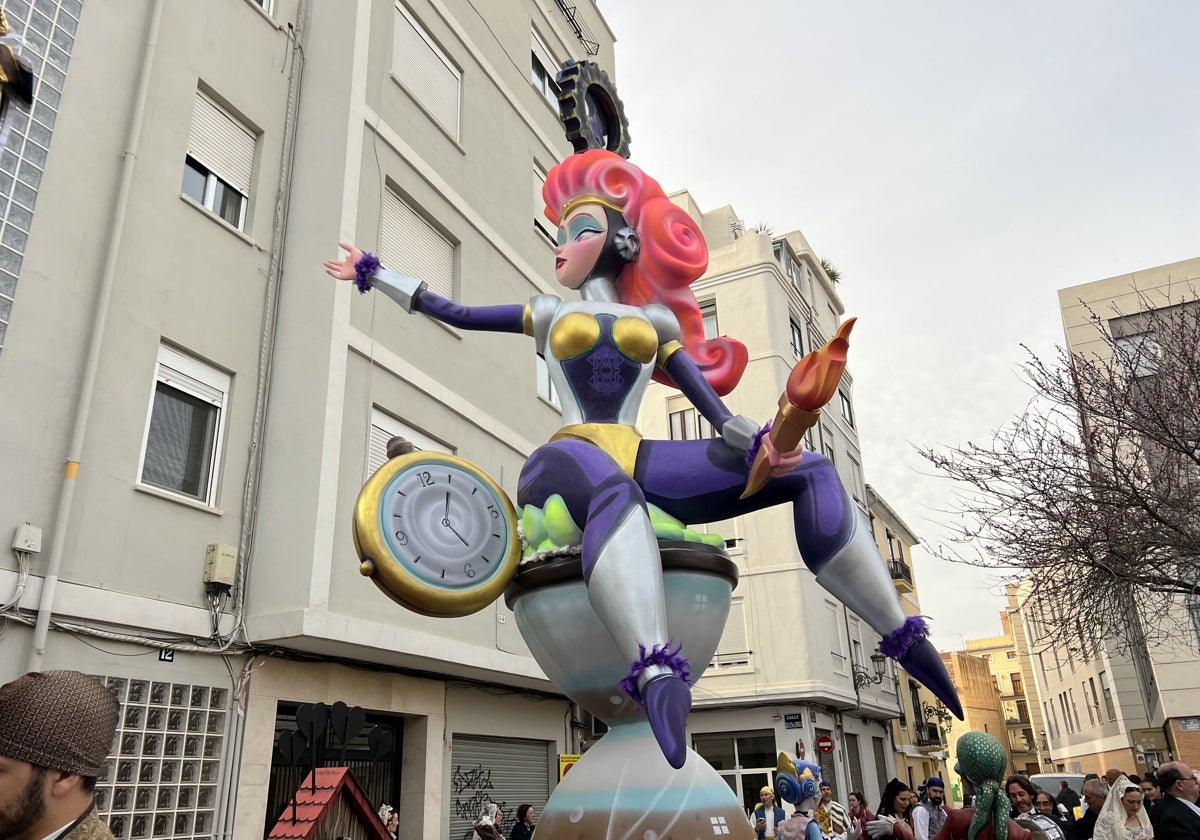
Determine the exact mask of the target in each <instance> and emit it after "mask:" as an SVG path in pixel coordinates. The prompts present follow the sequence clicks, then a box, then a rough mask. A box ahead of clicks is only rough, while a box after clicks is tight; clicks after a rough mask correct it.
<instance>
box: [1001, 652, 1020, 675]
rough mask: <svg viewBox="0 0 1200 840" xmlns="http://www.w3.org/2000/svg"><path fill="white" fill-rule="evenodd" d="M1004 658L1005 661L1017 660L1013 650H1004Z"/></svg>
mask: <svg viewBox="0 0 1200 840" xmlns="http://www.w3.org/2000/svg"><path fill="white" fill-rule="evenodd" d="M1004 656H1005V658H1006V659H1016V658H1017V652H1016V651H1015V650H1006V651H1005V652H1004ZM1013 676H1016V675H1015V674H1014V675H1013Z"/></svg>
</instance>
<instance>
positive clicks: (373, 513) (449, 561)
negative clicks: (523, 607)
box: [354, 452, 521, 616]
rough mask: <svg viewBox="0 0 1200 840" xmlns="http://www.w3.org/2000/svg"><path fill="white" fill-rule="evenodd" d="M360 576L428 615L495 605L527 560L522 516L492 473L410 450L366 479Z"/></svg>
mask: <svg viewBox="0 0 1200 840" xmlns="http://www.w3.org/2000/svg"><path fill="white" fill-rule="evenodd" d="M354 545H355V548H356V549H357V550H358V555H359V557H360V559H361V561H362V562H361V565H360V566H359V571H360V572H361V573H362V574H363V575H367V576H369V577H370V578H371V579H372V580H373V581H374V582H375V584H376V585H377V586H378V587H379V588H380V589H382V590H383V591H384V592H385V593H386V594H387V595H388V597H389V598H391V599H392V600H394V601H396V602H398V603H400V604H402V605H403V606H405V607H408V608H409V609H411V610H414V611H416V612H419V613H424V614H426V615H435V616H460V615H468V614H470V613H473V612H475V611H477V610H480V609H483V608H484V607H486V606H487V605H489V604H491V603H492V602H493V601H495V600H496V599H497V598H499V597H500V596H501V595H502V594H503V593H504V590H505V588H506V587H507V586H508V584H509V583H511V582H512V579H513V577H514V576H515V575H516V572H517V566H518V565H519V564H520V562H521V546H520V540H519V538H518V536H517V515H516V511H515V510H514V509H513V506H512V502H510V501H509V499H508V496H506V495H505V494H504V491H503V490H501V489H500V487H499V485H497V484H496V483H495V482H494V481H492V480H491V479H490V478H489V477H488V476H487V474H486V473H484V472H483V471H482V470H480V469H479V468H478V467H476V466H474V465H473V464H471V463H470V462H468V461H465V460H463V459H462V458H458V457H456V456H454V455H446V454H444V453H437V452H412V453H409V454H406V455H400V456H398V457H395V458H392V459H390V460H388V461H387V462H386V463H384V465H383V466H382V467H380V468H379V469H378V470H377V471H376V472H375V474H374V475H372V476H371V477H370V478H369V479H367V483H366V484H364V485H363V489H362V491H361V492H360V493H359V495H358V501H357V502H356V503H355V506H354Z"/></svg>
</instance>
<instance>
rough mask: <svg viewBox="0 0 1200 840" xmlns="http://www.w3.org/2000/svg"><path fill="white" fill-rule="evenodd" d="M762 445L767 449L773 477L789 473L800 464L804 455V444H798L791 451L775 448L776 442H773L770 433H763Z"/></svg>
mask: <svg viewBox="0 0 1200 840" xmlns="http://www.w3.org/2000/svg"><path fill="white" fill-rule="evenodd" d="M762 445H763V448H764V449H766V450H767V458H768V459H769V460H770V462H771V477H772V478H778V477H779V476H781V475H787V474H788V473H790V472H791V471H792V470H794V469H796V467H797V466H799V464H800V461H801V459H802V458H803V457H804V447H803V446H797V447H796V448H795V449H793V450H792V451H791V452H780V451H779V450H777V449H776V448H775V444H773V443H772V442H771V436H770V435H763V439H762Z"/></svg>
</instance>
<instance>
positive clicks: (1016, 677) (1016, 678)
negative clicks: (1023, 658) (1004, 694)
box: [1008, 657, 1025, 694]
mask: <svg viewBox="0 0 1200 840" xmlns="http://www.w3.org/2000/svg"><path fill="white" fill-rule="evenodd" d="M1010 658H1015V657H1010ZM1008 678H1009V681H1010V682H1011V683H1012V689H1013V694H1024V693H1025V683H1024V682H1023V681H1022V680H1021V675H1020V674H1016V673H1014V674H1009V675H1008Z"/></svg>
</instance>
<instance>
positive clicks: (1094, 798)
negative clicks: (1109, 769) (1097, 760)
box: [1075, 776, 1108, 840]
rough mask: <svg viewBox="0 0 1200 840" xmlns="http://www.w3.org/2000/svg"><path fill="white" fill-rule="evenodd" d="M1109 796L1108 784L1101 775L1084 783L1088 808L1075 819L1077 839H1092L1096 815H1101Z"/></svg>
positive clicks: (1084, 797)
mask: <svg viewBox="0 0 1200 840" xmlns="http://www.w3.org/2000/svg"><path fill="white" fill-rule="evenodd" d="M1107 798H1108V785H1106V784H1104V780H1103V779H1101V778H1100V777H1099V776H1097V777H1096V778H1094V779H1088V780H1087V781H1086V782H1084V783H1083V801H1084V802H1085V803H1086V804H1087V810H1086V811H1084V812H1083V816H1082V817H1080V818H1079V819H1078V820H1076V821H1075V840H1092V835H1093V834H1094V833H1095V832H1096V817H1098V816H1100V811H1101V810H1102V809H1103V808H1104V800H1106V799H1107Z"/></svg>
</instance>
